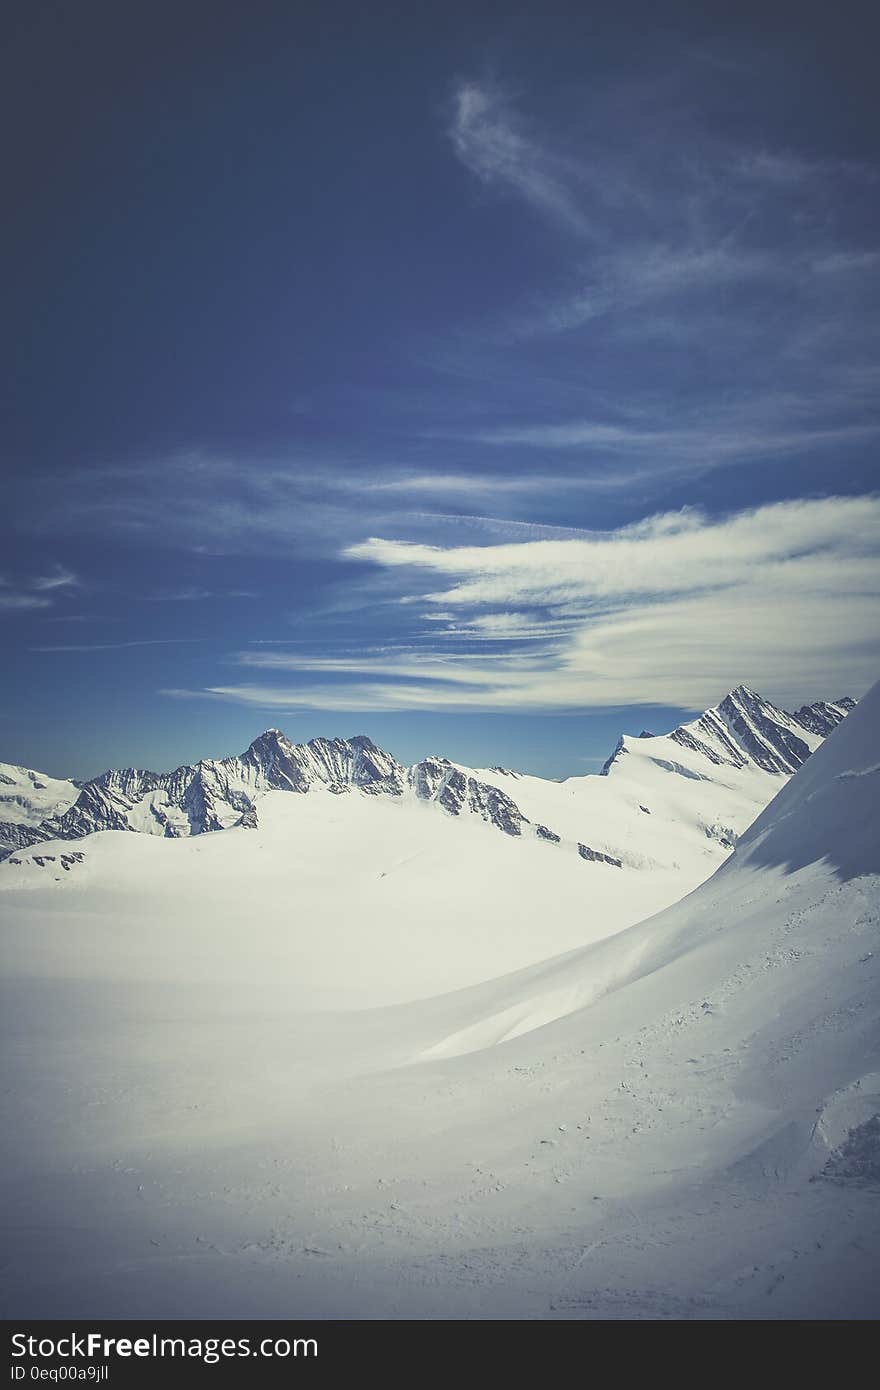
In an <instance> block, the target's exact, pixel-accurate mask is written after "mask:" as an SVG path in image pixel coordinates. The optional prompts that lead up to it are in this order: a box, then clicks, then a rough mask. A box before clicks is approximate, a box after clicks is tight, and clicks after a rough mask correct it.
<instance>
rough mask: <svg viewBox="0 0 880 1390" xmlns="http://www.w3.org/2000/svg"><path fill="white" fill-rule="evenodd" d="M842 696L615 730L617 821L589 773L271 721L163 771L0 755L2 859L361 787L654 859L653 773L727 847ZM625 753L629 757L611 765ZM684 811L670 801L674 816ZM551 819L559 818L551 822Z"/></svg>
mask: <svg viewBox="0 0 880 1390" xmlns="http://www.w3.org/2000/svg"><path fill="white" fill-rule="evenodd" d="M852 706H853V701H852V700H848V699H846V700H841V701H839V702H838V703H836V704H830V703H825V702H823V703H820V704H817V705H813V706H806V707H804V709H802V710H801V711H799V712H798V714H796V715H791V714H787V713H786V712H785V711H783V710H779V709H777V708H776V707H775V706H773V705H771V704H770V703H769V702H768V701H766V700H762V699H761V698H760V696H758V695H755V694H754V692H753V691H750V690H748V689H747V688H746V687H745V686H740V687H739V688H738V689H737V690H735V691H733V692H732V693H731V694H730V695H728V696H727V698H726V699H725V700H723V701H722V703H721V704H720V705H719V706H718V707H717V708H716V709H712V710H707V711H706V713H705V714H703V715H702V716H701V717H700V718H699V719H698V720H696V721H695V722H694V723H693V724H690V725H687V726H683V727H682V728H679V729H676V730H675V731H674V732H673V733H671V734H669V735H665V736H661V737H660V738H654V737H646V736H644V735H643V736H642V738H640V739H638V740H634V739H631V738H628V737H624V738H622V739H621V740H620V742H619V744H618V746H617V749H616V750H615V752H614V754H613V755H612V757H611V758H610V759H609V761H608V763H606V765H605V768H604V770H603V771H604V773H605V775H606V776H611V775H612V774H613V781H614V787H615V795H614V797H613V798H611V800H612V801H613V802H614V803H615V805H618V803H619V805H618V809H619V810H620V812H621V815H620V816H618V817H617V821H618V822H619V823H617V824H616V823H615V817H614V815H613V814H612V816H611V819H610V820H609V817H608V811H609V809H610V807H609V804H608V803H609V797H608V796H607V792H606V790H599V789H598V788H597V786H596V779H595V778H589V779H587V778H571V779H569V780H568V781H567V782H565V783H562V784H559V783H555V782H548V781H547V780H546V779H543V778H534V777H525V776H520V775H519V774H517V773H512V772H506V771H505V770H503V769H499V768H493V769H488V770H480V771H475V770H474V769H473V768H467V767H463V766H460V765H458V764H454V763H451V762H450V761H449V760H448V759H445V758H438V757H429V758H425V759H423V760H422V761H421V762H419V763H416V764H415V765H414V766H412V767H410V768H405V767H403V766H402V765H401V764H400V763H399V762H397V760H396V759H395V758H394V757H392V755H391V754H389V753H386V752H384V751H383V750H382V749H381V748H378V747H377V746H376V745H375V744H374V743H373V742H372V741H371V740H370V739H369V738H367V737H365V736H364V735H358V736H356V737H354V738H351V739H340V738H337V739H326V738H316V739H312V740H311V741H310V742H309V743H304V744H293V743H291V742H290V741H289V739H287V738H286V736H285V735H284V734H283V733H282V732H281V730H280V729H267V730H266V732H265V733H263V734H261V735H260V737H259V738H257V739H255V740H254V742H253V743H252V744H251V745H250V747H249V748H248V749H247V750H246V752H244V753H243V754H241V756H239V757H231V758H223V759H219V760H203V761H201V762H198V763H196V764H194V765H192V766H183V767H179V768H177V769H176V770H175V771H174V772H167V773H154V772H145V771H140V770H137V769H134V768H126V769H124V770H121V771H119V770H115V771H114V770H111V771H108V772H105V773H102V774H101V776H99V777H96V778H94V779H93V780H92V781H89V782H86V783H85V784H83V785H81V786H77V785H76V784H74V783H72V782H59V781H52V779H49V778H44V777H41V776H40V775H39V774H36V773H33V772H27V771H25V770H24V769H21V768H9V769H7V770H6V771H5V773H4V768H5V765H3V766H2V767H0V778H2V779H3V782H5V783H8V785H9V786H10V787H11V788H12V789H13V790H12V793H11V794H10V795H9V796H0V805H3V803H5V814H3V816H2V820H0V855H2V853H4V852H5V853H7V854H8V853H10V852H11V851H14V850H16V849H22V848H25V847H26V846H28V845H33V844H37V843H39V842H41V841H47V840H56V839H58V840H75V839H81V838H83V837H85V836H87V835H91V834H93V833H94V832H96V831H99V830H131V831H140V832H143V833H147V834H153V835H163V836H166V837H170V838H177V837H180V836H188V835H199V834H204V833H206V832H209V831H217V830H226V829H229V828H230V827H232V826H240V827H243V828H254V827H255V826H256V824H257V822H258V818H259V810H258V802H259V799H260V797H261V796H263V795H264V794H265V793H266V792H269V791H289V792H297V793H307V792H312V791H327V792H331V793H334V794H336V795H339V794H342V793H348V792H352V791H357V792H360V793H362V794H364V795H366V796H370V797H377V796H393V797H405V796H408V795H413V796H415V797H416V798H418V799H419V800H422V801H427V802H434V803H436V804H437V805H438V806H439V807H441V808H442V809H443V810H444V811H445V812H447V813H448V814H451V815H456V816H457V815H461V814H462V813H465V814H472V815H476V816H479V817H480V818H481V819H483V820H484V821H487V822H489V823H490V824H492V825H494V826H496V827H497V828H498V829H499V830H502V831H504V833H506V834H508V835H512V836H523V835H529V836H534V837H537V838H538V839H539V840H541V841H542V842H544V843H546V844H553V845H560V844H563V843H565V844H567V845H568V846H569V847H570V848H572V849H576V850H577V853H578V854H579V856H580V857H581V858H582V859H584V860H587V861H588V862H592V863H601V864H605V865H608V866H612V867H615V868H621V867H622V866H623V864H624V863H629V864H631V865H633V866H634V867H642V866H645V865H647V864H650V863H652V862H653V861H654V859H655V855H654V852H653V850H652V848H651V845H652V843H653V841H654V839H655V838H656V837H655V836H654V835H653V833H652V832H651V831H649V830H648V829H647V828H646V826H645V824H644V823H643V822H642V823H639V821H638V816H639V814H641V815H642V816H645V815H653V814H656V810H655V808H653V807H651V806H648V805H646V804H644V801H645V798H647V799H651V796H652V789H653V788H654V787H655V786H656V782H657V779H656V771H657V770H658V769H659V770H661V771H665V772H666V773H673V774H675V775H676V776H677V778H678V780H682V779H684V780H690V781H692V782H699V781H703V782H707V783H709V784H710V785H711V786H712V787H713V791H715V792H716V793H717V795H716V797H715V800H714V801H713V800H712V799H711V798H705V797H700V796H695V795H693V794H692V795H690V797H689V798H688V797H687V796H685V800H688V799H689V800H690V801H693V802H695V803H699V805H698V806H697V809H696V810H695V811H694V812H693V813H692V814H691V815H690V819H691V820H693V819H694V818H696V821H697V823H698V824H699V827H700V833H704V834H705V835H706V836H708V837H709V838H710V839H714V840H715V841H716V842H717V844H718V845H719V846H720V847H721V848H722V849H724V850H726V849H729V848H730V847H731V845H732V844H733V843H734V841H735V837H736V835H737V833H739V831H740V830H742V829H744V828H745V825H746V824H748V822H749V821H750V820H751V819H752V818H753V817H754V815H755V814H756V813H757V810H758V809H760V807H761V806H762V805H764V804H765V803H766V801H767V800H768V799H769V797H770V796H772V795H773V792H774V791H775V789H776V787H775V782H774V781H773V780H768V779H767V778H766V777H760V776H758V777H756V776H755V775H754V774H755V773H756V772H758V773H761V774H769V775H770V777H771V778H772V777H773V776H774V775H775V774H789V773H791V772H793V771H794V770H795V768H797V767H799V766H800V765H801V763H802V762H803V761H804V759H805V758H807V757H808V756H809V754H810V752H811V751H812V750H813V749H814V748H815V747H817V746H818V744H819V743H820V742H821V740H822V738H823V737H824V736H825V734H827V732H828V731H829V729H831V728H833V727H834V725H835V724H836V723H839V721H840V720H841V719H843V718H844V717H845V715H846V713H847V712H848V710H849V709H851V708H852ZM672 745H675V747H672ZM679 748H680V749H681V750H683V752H679V751H678V750H679ZM671 754H675V756H671ZM624 755H628V757H627V764H626V767H625V768H621V763H622V760H623V758H624ZM633 773H635V774H636V775H635V777H633V775H632V774H633ZM740 774H742V775H740ZM642 784H643V785H642ZM639 786H641V791H639ZM560 787H561V788H562V789H563V790H561V791H560V790H559V789H560ZM677 790H678V791H679V792H680V791H681V789H680V788H677ZM618 792H619V793H620V795H617V793H618ZM631 793H633V794H635V800H633V794H631ZM642 793H644V795H642ZM514 798H516V799H514ZM661 799H663V798H661ZM678 799H680V797H679V798H678ZM676 800H677V798H676V796H675V795H672V797H671V801H672V802H676ZM669 801H670V798H669V797H667V798H665V799H664V808H663V812H662V814H664V815H665V816H666V821H667V822H668V820H669V815H668V812H669V809H670V808H669V806H668V805H667V804H666V803H667V802H669ZM704 803H705V806H706V807H707V810H706V812H705V815H704V814H703V811H702V809H701V808H702V807H703V805H704ZM634 807H637V808H638V810H637V812H636V819H635V821H634V819H633V815H632V814H631V812H632V810H633V808H634ZM569 813H573V814H569ZM628 813H629V814H628ZM701 817H702V819H701ZM681 819H682V815H678V816H676V815H675V812H674V811H673V820H674V821H675V820H681ZM684 819H685V820H687V819H688V815H687V813H684ZM557 821H558V822H559V823H560V824H562V823H564V825H565V827H566V828H565V829H564V830H560V828H559V825H557ZM609 837H610V838H609ZM668 860H669V855H668V854H667V855H666V858H665V859H664V858H663V856H662V854H661V858H660V861H659V862H660V863H662V864H664V865H665V866H666V867H669V863H668V862H667V861H668ZM672 863H673V865H674V863H675V856H674V855H673V856H672Z"/></svg>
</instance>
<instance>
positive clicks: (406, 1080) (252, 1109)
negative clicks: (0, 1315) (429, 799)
mask: <svg viewBox="0 0 880 1390" xmlns="http://www.w3.org/2000/svg"><path fill="white" fill-rule="evenodd" d="M878 730H880V691H878V690H877V689H876V688H875V690H874V691H873V692H872V693H871V694H870V695H869V696H867V697H866V698H865V700H864V701H863V702H862V703H861V704H860V705H859V707H858V708H857V709H856V710H855V711H854V713H853V714H852V715H850V716H849V718H848V719H847V720H846V721H845V722H844V723H843V724H842V725H841V726H840V727H839V728H838V729H837V730H836V731H835V732H834V733H833V734H832V735H831V737H830V738H829V740H828V741H827V743H826V744H825V745H824V746H823V747H821V748H819V749H818V751H817V752H816V753H815V754H814V755H813V756H812V758H811V759H810V760H809V761H808V762H807V763H806V764H805V766H804V767H803V768H802V769H801V771H800V772H798V773H797V774H796V776H795V777H794V778H793V779H792V780H791V781H789V782H787V783H785V782H784V780H783V779H781V778H780V779H779V785H781V787H782V790H781V793H780V795H779V796H778V798H777V799H776V800H775V801H774V802H773V803H772V804H771V806H770V807H769V808H768V809H767V810H766V811H764V812H763V814H762V815H760V816H759V818H758V820H757V822H756V824H755V825H754V826H753V827H752V829H751V830H750V831H749V832H747V834H746V835H745V836H743V838H742V839H741V840H740V843H739V846H738V848H737V850H736V852H735V854H734V855H733V856H732V857H731V858H729V859H728V860H727V862H726V863H724V865H723V867H722V868H721V869H720V871H719V872H717V873H715V875H714V877H712V878H711V879H710V880H709V881H708V882H706V883H704V884H703V885H702V886H701V887H699V888H697V889H696V891H694V892H692V893H691V894H690V896H688V897H686V898H685V899H684V900H683V901H681V902H678V903H676V904H675V905H674V906H672V907H669V908H667V910H665V911H662V912H661V913H660V914H659V915H657V916H654V917H652V918H650V919H649V920H647V921H643V922H640V923H639V924H638V925H636V926H633V927H631V928H629V929H628V930H619V929H620V928H621V927H624V926H626V923H627V922H631V921H634V920H636V919H637V918H638V917H639V916H642V915H644V912H649V911H652V910H654V909H655V908H656V907H657V906H658V902H657V901H656V899H655V900H654V901H653V902H649V901H648V898H649V897H650V895H651V894H656V893H657V892H658V891H659V886H660V885H662V884H663V883H664V881H665V876H668V877H669V878H670V880H671V878H672V877H674V873H675V871H674V870H673V869H671V868H670V866H669V865H668V864H666V865H665V866H664V867H663V868H660V867H654V868H652V869H650V870H647V869H638V868H636V867H635V866H633V865H624V867H623V868H622V869H620V870H618V869H615V868H613V867H611V866H608V865H602V864H594V863H585V862H584V861H583V860H581V859H580V858H578V856H577V855H566V854H564V853H562V852H561V847H554V846H552V845H544V844H541V843H539V842H537V841H530V842H528V843H526V842H522V841H517V840H514V839H512V838H511V837H508V836H505V835H503V834H500V833H499V832H498V831H497V830H496V829H495V828H494V827H492V826H490V825H484V824H482V823H473V822H472V821H465V820H455V819H452V818H448V817H444V816H442V815H438V814H436V809H437V808H435V807H432V806H430V805H420V804H417V803H413V802H408V801H400V802H391V801H388V802H383V804H382V805H381V806H378V805H376V804H375V803H374V802H373V801H370V800H368V799H367V798H363V797H359V796H344V797H335V796H332V795H330V794H325V795H320V794H316V795H315V796H309V797H295V796H290V795H286V794H284V793H271V794H269V795H267V796H266V798H264V800H263V801H262V802H261V803H260V805H261V816H260V828H259V829H258V830H256V831H250V830H244V829H235V830H230V831H224V832H223V833H221V834H213V835H205V836H200V837H197V838H194V839H187V840H163V839H156V838H153V837H148V836H138V835H132V834H129V835H124V834H119V833H116V834H114V833H113V832H104V833H101V834H99V835H96V836H91V837H89V838H87V839H86V840H82V841H78V842H76V843H75V844H71V843H70V842H66V843H59V842H51V843H49V844H45V845H39V846H35V847H32V849H31V850H30V851H28V854H27V855H22V856H21V858H22V861H23V862H20V863H19V864H18V865H10V864H9V863H8V862H7V863H6V864H4V865H2V866H0V875H2V887H3V891H2V893H0V902H2V930H3V939H4V959H5V961H6V962H7V965H6V970H5V981H4V985H3V999H2V1005H3V1008H2V1018H3V1023H2V1030H3V1032H2V1044H3V1046H2V1052H3V1066H4V1071H5V1073H6V1074H5V1076H4V1079H3V1091H4V1097H5V1101H4V1106H5V1109H6V1111H7V1116H6V1122H5V1123H4V1126H3V1145H4V1150H5V1152H4V1163H3V1170H4V1174H5V1177H4V1209H5V1211H6V1213H7V1215H6V1217H5V1221H6V1227H7V1229H6V1232H5V1239H4V1245H5V1249H6V1261H5V1269H4V1293H3V1311H4V1313H5V1314H6V1315H7V1316H30V1317H34V1316H45V1317H51V1316H56V1317H78V1316H87V1315H88V1316H99V1315H100V1316H104V1317H112V1316H142V1317H158V1316H171V1317H173V1316H187V1315H193V1316H218V1317H223V1316H232V1315H236V1314H237V1315H241V1316H248V1315H253V1316H262V1317H288V1316H294V1317H295V1316H303V1317H308V1316H318V1317H539V1318H591V1317H608V1316H611V1317H742V1316H750V1317H751V1316H760V1317H780V1316H789V1317H790V1316H798V1317H803V1316H806V1317H823V1316H824V1317H828V1316H876V1315H877V1313H878V1312H880V1279H878V1273H880V1268H878V1251H880V1191H878V1186H880V1184H878V1178H877V1174H878V1171H880V1163H878V1161H877V1158H876V1155H875V1154H874V1148H873V1146H874V1144H875V1143H876V1142H877V1139H876V1133H877V1128H878V1126H877V1125H876V1124H875V1122H874V1117H875V1116H876V1115H877V1114H880V1055H878V1052H880V1026H878V1025H880V980H878V960H880V943H878V922H880V889H878V872H880V834H878V818H877V811H876V806H877V802H878V789H880V786H878V783H880V773H878V767H880V732H878ZM644 742H645V744H648V743H649V742H650V741H649V740H645V741H644ZM647 752H648V750H647V749H646V750H645V754H646V755H647ZM686 753H687V750H685V749H682V754H681V760H682V763H683V765H686ZM635 756H637V755H635V754H632V753H628V754H627V755H626V757H627V758H634V757H635ZM624 761H626V759H624ZM731 771H734V770H733V769H731ZM620 772H621V774H622V773H623V768H621V769H620ZM481 775H482V774H481ZM487 775H488V774H487ZM503 776H504V774H498V777H499V779H501V778H503ZM658 776H659V773H658ZM529 780H531V779H517V780H516V786H517V791H516V793H513V792H511V793H510V794H511V795H515V797H516V800H517V803H518V804H519V805H520V806H521V808H522V809H523V811H524V812H525V813H526V814H527V815H529V816H530V817H531V816H534V817H537V816H538V811H539V808H538V804H537V801H538V796H539V791H540V789H535V790H534V792H533V796H532V801H533V802H534V804H532V803H531V802H530V800H529V788H528V787H526V786H525V785H524V784H525V783H526V782H527V781H529ZM535 780H536V781H537V780H538V779H535ZM579 780H580V779H579ZM585 780H589V781H590V782H592V783H594V786H595V784H598V783H601V782H605V783H610V782H611V781H612V780H613V779H612V778H607V779H585ZM679 780H680V781H681V783H682V785H684V784H687V785H690V784H691V782H692V781H693V782H694V786H696V787H697V788H699V782H698V781H694V779H689V778H687V777H683V776H681V777H676V776H673V777H671V778H670V776H669V773H668V770H667V771H666V773H665V781H663V782H658V784H657V786H656V787H655V789H654V790H655V800H656V799H657V798H659V797H660V796H661V795H666V796H672V795H678V794H679V793H678V792H677V791H675V792H672V791H668V790H667V791H666V792H664V791H663V788H664V787H666V788H668V787H669V786H670V785H672V787H673V788H677V787H678V783H679ZM498 784H499V785H502V786H504V787H505V789H507V786H508V784H507V783H506V782H504V781H502V780H499V783H498ZM545 786H546V784H545ZM741 790H742V789H741V788H740V789H739V790H738V791H737V793H736V794H737V795H739V792H740V791H741ZM571 793H573V794H574V795H573V796H570V797H569V799H570V800H575V799H576V798H577V796H578V795H580V794H581V792H580V791H579V789H578V787H577V786H574V787H573V786H572V784H571V783H562V784H559V786H558V787H557V788H556V791H554V792H541V793H540V794H541V795H545V796H554V797H556V798H557V800H556V802H555V807H556V809H555V817H556V818H555V820H551V819H550V817H549V814H548V815H547V823H548V824H551V825H553V826H554V827H555V829H556V830H557V831H558V832H559V833H561V834H564V835H567V834H572V835H576V834H577V833H578V831H579V827H580V820H579V813H578V811H577V808H576V807H572V808H571V817H572V818H571V821H570V823H569V822H567V821H565V820H564V814H565V813H564V810H563V809H562V808H563V802H562V800H561V798H562V797H563V796H564V795H569V794H571ZM587 794H588V795H589V796H595V795H600V796H607V793H597V792H596V791H595V790H594V789H593V787H591V788H589V789H588V791H587ZM634 794H635V783H634ZM638 794H639V796H641V797H642V798H643V799H644V795H645V790H644V781H643V779H640V780H639V787H638ZM765 799H766V798H765ZM644 804H648V803H647V801H645V802H644ZM713 804H715V803H713ZM756 809H758V808H757V807H756ZM609 814H610V813H609ZM670 814H671V811H670V808H669V807H668V806H667V807H660V805H659V801H658V804H657V807H655V806H654V805H650V808H649V813H647V814H646V813H645V812H642V811H640V810H639V809H638V804H636V806H635V809H632V808H630V809H629V810H628V811H627V815H632V816H633V817H638V816H641V817H643V818H644V819H645V821H647V820H648V818H649V816H650V820H651V822H652V823H653V822H654V820H655V817H656V819H657V822H658V825H660V826H661V828H660V829H657V830H653V831H652V834H653V835H654V836H655V840H654V841H653V847H652V849H651V851H650V854H651V857H652V858H653V859H654V860H655V861H656V862H657V864H658V865H659V864H662V863H663V860H664V853H665V851H664V848H663V845H662V843H661V841H662V840H663V836H664V835H665V833H666V832H665V830H663V829H662V825H663V824H668V822H669V817H670ZM689 814H690V812H689ZM700 814H702V812H701V813H700ZM749 818H750V817H749ZM721 819H722V820H723V817H721ZM634 823H635V824H636V825H639V824H641V822H640V821H638V820H636V821H635V822H634ZM569 824H570V829H569V828H568V827H569ZM694 824H696V822H695V823H694ZM739 828H740V829H741V828H742V827H739ZM699 833H700V835H702V840H699V839H698V838H697V833H696V830H694V834H693V845H694V847H695V848H694V853H696V847H697V846H699V849H700V852H701V853H705V845H706V843H708V842H709V841H710V840H711V837H707V836H706V835H705V831H704V830H703V831H700V832H699ZM689 834H690V831H689V832H688V835H689ZM657 836H659V837H660V838H659V839H657V838H656V837H657ZM684 838H685V841H686V842H688V843H690V841H689V840H688V836H687V835H686V836H685V837H684ZM680 842H681V841H680ZM641 843H642V846H644V844H645V843H647V841H645V840H644V839H643V840H642V842H641ZM714 843H716V842H714V841H713V842H712V844H714ZM596 847H597V848H601V846H596ZM638 848H639V842H638V841H636V840H635V839H634V840H633V849H634V853H635V852H636V851H637V850H638ZM72 849H73V850H76V851H82V852H84V854H85V858H84V860H83V861H82V862H81V863H75V864H73V865H72V866H71V867H68V868H64V867H62V866H61V865H60V855H61V854H62V853H68V852H69V851H70V850H72ZM686 852H687V851H684V853H686ZM710 852H714V850H710ZM37 853H39V855H40V856H42V857H43V858H44V863H43V865H38V864H36V863H35V862H31V860H30V859H29V856H31V855H34V854H37ZM52 855H54V856H56V858H55V860H54V861H53V862H50V861H49V860H48V858H47V856H52ZM16 857H18V856H16ZM680 857H681V853H680V854H679V858H680ZM716 862H718V861H716ZM545 866H546V867H545ZM713 866H714V865H713V864H712V863H709V864H708V867H707V869H706V872H709V871H710V870H711V868H712V867H713ZM694 881H696V879H695V880H694ZM634 882H635V883H636V884H638V883H639V882H641V883H642V885H643V888H642V891H643V892H644V893H645V894H646V897H645V900H644V902H643V903H642V904H638V903H636V902H635V900H634V899H633V897H632V893H634V892H638V891H639V890H638V888H637V887H634ZM644 885H648V886H647V887H644ZM668 886H669V897H668V898H667V899H666V901H671V900H672V898H673V897H675V896H677V894H676V893H675V891H674V885H673V884H672V883H671V881H670V882H669V885H668ZM642 907H643V908H644V912H643V911H642V910H641V908H642ZM611 933H614V934H611ZM559 952H565V954H564V955H561V956H560V955H558V954H556V953H559ZM535 961H538V962H539V963H538V964H535V963H534V962H535ZM511 971H512V972H514V973H504V972H511ZM461 986H467V987H466V988H459V987H461ZM449 991H457V992H452V993H450V992H449ZM428 993H430V994H432V995H434V997H433V998H431V999H429V1000H425V998H423V997H420V996H424V995H425V994H428ZM407 1000H410V1001H415V1002H405V1001H407ZM401 1001H404V1002H401Z"/></svg>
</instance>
